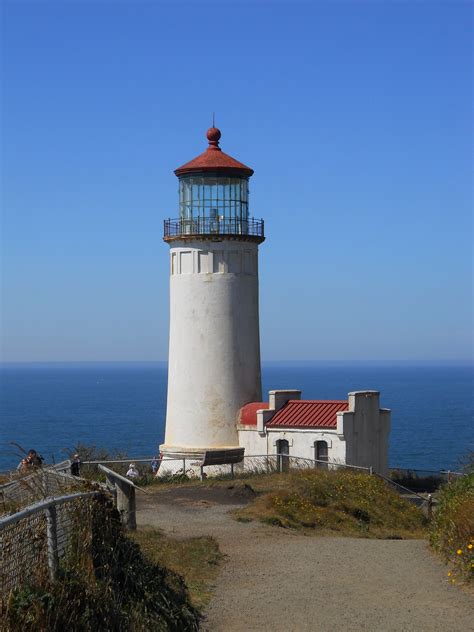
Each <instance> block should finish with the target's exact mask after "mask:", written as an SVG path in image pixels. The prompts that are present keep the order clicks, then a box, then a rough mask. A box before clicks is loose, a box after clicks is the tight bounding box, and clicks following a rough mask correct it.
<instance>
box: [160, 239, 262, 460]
mask: <svg viewBox="0 0 474 632" xmlns="http://www.w3.org/2000/svg"><path fill="white" fill-rule="evenodd" d="M170 258H171V270H170V272H171V278H170V342H169V368H168V403H167V413H166V434H165V444H164V445H163V446H161V450H162V451H163V452H164V453H171V452H174V451H192V450H193V449H209V448H222V447H236V446H238V445H239V441H238V435H237V429H236V422H237V415H238V412H239V409H240V408H241V407H242V406H243V405H244V404H246V403H248V402H252V401H260V400H261V377H260V339H259V313H258V245H257V244H255V243H252V242H246V241H239V240H232V239H222V240H221V241H217V240H216V241H204V240H192V241H187V240H186V241H185V240H180V241H174V242H171V250H170Z"/></svg>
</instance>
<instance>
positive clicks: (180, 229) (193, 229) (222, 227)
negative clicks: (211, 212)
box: [164, 217, 265, 241]
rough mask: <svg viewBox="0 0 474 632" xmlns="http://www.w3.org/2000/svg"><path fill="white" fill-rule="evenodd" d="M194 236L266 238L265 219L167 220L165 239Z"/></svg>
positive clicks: (199, 218) (197, 218) (165, 221)
mask: <svg viewBox="0 0 474 632" xmlns="http://www.w3.org/2000/svg"><path fill="white" fill-rule="evenodd" d="M192 235H213V236H214V235H233V236H245V237H257V238H259V239H261V240H262V241H263V239H264V238H265V233H264V222H263V219H253V218H251V219H237V218H224V219H221V218H219V217H195V218H192V219H182V218H180V219H165V220H164V238H165V239H170V238H173V237H187V236H192Z"/></svg>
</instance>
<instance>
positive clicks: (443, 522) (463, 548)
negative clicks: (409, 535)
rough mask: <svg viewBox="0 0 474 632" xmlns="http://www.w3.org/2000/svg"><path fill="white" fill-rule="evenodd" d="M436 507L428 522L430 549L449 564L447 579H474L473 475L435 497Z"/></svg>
mask: <svg viewBox="0 0 474 632" xmlns="http://www.w3.org/2000/svg"><path fill="white" fill-rule="evenodd" d="M437 500H438V505H437V508H436V512H435V515H434V517H433V520H432V522H431V528H430V542H431V546H432V547H433V548H434V549H435V550H436V551H438V553H440V554H441V555H442V556H443V558H444V559H445V561H446V562H447V563H448V564H449V571H448V576H449V577H450V580H451V581H452V582H453V583H454V582H456V581H457V580H458V579H460V580H463V581H466V582H472V581H473V579H474V548H473V547H474V473H473V472H471V473H470V474H468V475H467V476H462V477H459V478H458V479H457V480H455V481H453V482H451V483H450V484H448V485H445V486H444V487H443V488H442V489H441V490H440V492H439V495H438V496H437Z"/></svg>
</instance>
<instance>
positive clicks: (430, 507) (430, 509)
mask: <svg viewBox="0 0 474 632" xmlns="http://www.w3.org/2000/svg"><path fill="white" fill-rule="evenodd" d="M432 517H433V497H432V496H431V494H428V520H431V518H432Z"/></svg>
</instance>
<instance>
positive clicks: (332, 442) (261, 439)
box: [239, 426, 346, 463]
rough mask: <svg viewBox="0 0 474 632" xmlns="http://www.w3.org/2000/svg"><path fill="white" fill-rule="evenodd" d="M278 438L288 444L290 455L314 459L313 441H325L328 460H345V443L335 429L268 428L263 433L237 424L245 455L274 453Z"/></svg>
mask: <svg viewBox="0 0 474 632" xmlns="http://www.w3.org/2000/svg"><path fill="white" fill-rule="evenodd" d="M280 439H286V440H287V441H288V444H289V453H290V456H299V457H302V458H305V459H314V458H316V456H315V451H314V443H315V441H326V442H327V444H328V460H329V461H335V462H337V463H345V462H346V443H345V441H344V437H340V436H339V435H338V434H337V432H336V430H328V429H326V430H323V429H321V430H313V429H311V430H298V429H295V430H283V429H278V430H277V429H276V428H268V429H267V433H266V434H265V435H263V434H261V433H259V432H257V431H256V429H255V426H254V427H253V428H252V430H246V429H244V427H243V426H239V442H240V446H241V447H243V448H245V455H246V456H251V455H257V454H276V453H277V448H276V443H277V441H278V440H280Z"/></svg>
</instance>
